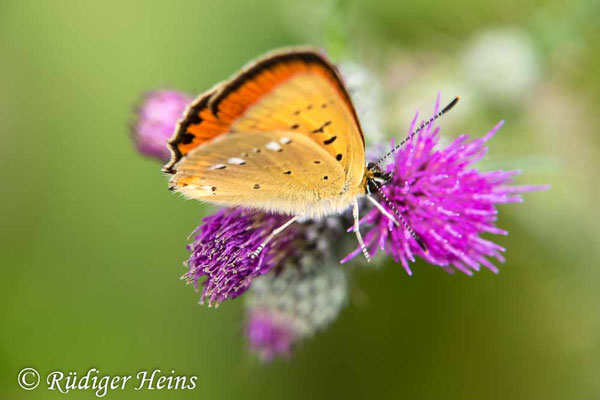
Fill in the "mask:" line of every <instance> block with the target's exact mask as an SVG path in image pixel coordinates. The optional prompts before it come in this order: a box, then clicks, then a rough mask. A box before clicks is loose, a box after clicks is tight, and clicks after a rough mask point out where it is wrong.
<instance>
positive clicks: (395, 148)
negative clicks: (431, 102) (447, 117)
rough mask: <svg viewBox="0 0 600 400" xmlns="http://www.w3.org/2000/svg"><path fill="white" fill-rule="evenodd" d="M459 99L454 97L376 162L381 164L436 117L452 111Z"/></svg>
mask: <svg viewBox="0 0 600 400" xmlns="http://www.w3.org/2000/svg"><path fill="white" fill-rule="evenodd" d="M459 99H460V97H458V96H456V97H455V98H454V100H452V101H451V102H450V103H449V104H448V105H447V106H446V107H444V108H443V109H442V111H440V112H438V113H437V114H435V115H434V116H432V117H431V118H429V119H428V120H427V121H425V122H423V123H422V124H421V126H419V127H418V128H417V129H415V130H414V131H413V132H412V133H411V134H410V135H408V136H407V137H406V139H404V140H403V141H401V142H400V143H399V144H397V145H396V146H394V148H393V149H392V150H390V151H389V152H388V153H387V154H386V155H385V156H383V157H381V158H380V159H379V161H377V162H376V163H375V164H376V165H379V164H380V163H381V162H382V161H383V160H385V159H386V158H388V157H389V156H391V155H392V154H393V153H394V152H395V151H396V150H398V149H399V148H400V147H402V146H403V145H404V143H406V142H408V141H409V140H410V139H412V138H413V136H415V135H416V134H417V133H419V132H421V131H422V130H423V129H424V128H425V127H426V126H427V125H429V124H431V123H432V122H433V121H435V120H436V119H438V118H439V117H441V116H442V115H444V114H445V113H447V112H448V111H450V109H451V108H452V107H454V106H455V105H456V103H458V100H459Z"/></svg>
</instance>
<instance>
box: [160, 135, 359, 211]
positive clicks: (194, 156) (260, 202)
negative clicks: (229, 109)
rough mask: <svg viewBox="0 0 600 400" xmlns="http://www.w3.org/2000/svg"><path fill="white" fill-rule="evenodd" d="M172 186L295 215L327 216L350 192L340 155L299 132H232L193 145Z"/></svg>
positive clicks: (206, 198)
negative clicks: (330, 153)
mask: <svg viewBox="0 0 600 400" xmlns="http://www.w3.org/2000/svg"><path fill="white" fill-rule="evenodd" d="M171 185H172V187H173V188H175V189H176V190H178V191H179V192H181V193H182V194H184V195H186V196H187V197H191V198H195V199H198V200H204V201H208V202H211V203H215V204H219V205H223V206H243V207H249V208H259V209H263V210H267V211H277V212H280V213H287V214H291V215H298V214H302V215H312V216H320V215H325V214H328V213H330V212H332V210H336V209H338V208H339V202H343V201H346V200H345V199H346V195H347V194H348V190H347V187H346V185H345V176H344V170H343V168H342V167H341V165H339V163H338V162H337V160H335V158H333V157H331V156H330V155H329V154H328V153H327V152H326V151H325V150H324V149H322V148H320V147H319V146H317V145H316V144H315V143H314V141H312V140H311V139H309V138H308V137H307V136H306V135H303V134H301V133H298V132H281V131H272V132H252V133H251V134H250V133H249V132H233V133H228V134H227V135H222V136H219V137H217V138H215V139H214V140H213V141H211V142H209V143H207V144H205V145H203V146H200V147H198V148H197V149H195V150H192V151H191V152H190V153H189V154H188V155H187V156H186V157H185V158H184V159H182V161H181V162H180V163H179V164H178V167H177V172H176V173H175V175H174V176H173V177H172V179H171Z"/></svg>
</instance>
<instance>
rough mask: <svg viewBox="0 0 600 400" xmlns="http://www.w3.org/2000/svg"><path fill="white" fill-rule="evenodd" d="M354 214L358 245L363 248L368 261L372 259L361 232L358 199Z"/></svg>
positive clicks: (355, 201)
mask: <svg viewBox="0 0 600 400" xmlns="http://www.w3.org/2000/svg"><path fill="white" fill-rule="evenodd" d="M352 216H353V217H354V234H355V235H356V239H358V245H359V246H360V249H361V250H362V252H363V254H364V256H365V258H366V259H367V262H370V261H371V256H369V251H368V250H367V246H365V242H364V240H363V237H362V235H361V234H360V222H359V221H360V219H359V218H358V200H356V199H355V200H354V206H353V207H352Z"/></svg>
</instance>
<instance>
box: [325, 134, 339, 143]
mask: <svg viewBox="0 0 600 400" xmlns="http://www.w3.org/2000/svg"><path fill="white" fill-rule="evenodd" d="M335 139H337V136H332V137H330V138H329V139H327V140H324V141H323V143H324V144H331V143H333V142H335Z"/></svg>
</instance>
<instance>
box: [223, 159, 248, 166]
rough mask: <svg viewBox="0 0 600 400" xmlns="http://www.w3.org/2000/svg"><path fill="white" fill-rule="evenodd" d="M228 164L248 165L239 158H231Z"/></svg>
mask: <svg viewBox="0 0 600 400" xmlns="http://www.w3.org/2000/svg"><path fill="white" fill-rule="evenodd" d="M227 162H228V163H229V164H235V165H244V164H246V161H245V160H244V159H243V158H239V157H231V158H230V159H229V160H227Z"/></svg>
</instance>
